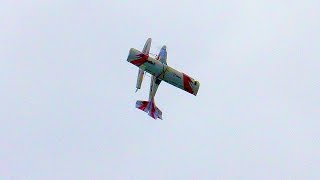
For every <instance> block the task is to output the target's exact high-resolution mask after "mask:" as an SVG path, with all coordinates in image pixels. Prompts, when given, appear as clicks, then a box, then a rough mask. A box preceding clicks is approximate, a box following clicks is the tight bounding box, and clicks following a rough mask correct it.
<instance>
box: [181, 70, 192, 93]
mask: <svg viewBox="0 0 320 180" xmlns="http://www.w3.org/2000/svg"><path fill="white" fill-rule="evenodd" d="M182 74H183V87H184V90H186V91H187V92H189V93H191V94H193V89H192V87H191V85H190V83H192V80H191V78H190V77H189V76H188V75H186V74H184V73H182Z"/></svg>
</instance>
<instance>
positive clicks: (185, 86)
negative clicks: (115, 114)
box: [127, 38, 200, 120]
mask: <svg viewBox="0 0 320 180" xmlns="http://www.w3.org/2000/svg"><path fill="white" fill-rule="evenodd" d="M151 41H152V39H151V38H148V39H147V41H146V43H145V45H144V47H143V50H142V52H140V51H139V50H137V49H134V48H131V49H130V51H129V55H128V58H127V61H128V62H130V63H131V64H133V65H135V66H137V67H139V71H138V77H137V83H136V88H137V89H136V92H137V91H138V90H139V89H140V88H141V84H142V81H143V76H144V74H145V72H148V73H149V74H151V83H150V92H149V100H148V101H140V100H138V101H137V102H136V108H138V109H140V110H142V111H144V112H146V113H148V115H149V116H151V117H152V118H154V119H155V120H156V119H157V118H159V119H161V120H162V112H161V110H160V109H159V108H158V107H157V106H156V105H155V101H154V96H155V94H156V92H157V90H158V87H159V85H160V83H161V81H165V82H167V83H169V84H171V85H173V86H175V87H178V88H180V89H182V90H184V91H187V92H188V93H190V94H193V95H195V96H196V95H197V93H198V90H199V87H200V83H199V81H196V80H194V79H193V78H191V77H190V76H188V75H187V74H185V73H183V72H180V71H178V70H176V69H174V68H172V67H170V66H168V65H167V47H166V46H165V45H164V46H162V48H161V50H160V52H159V54H158V55H157V56H156V57H151V56H150V55H149V54H150V47H151Z"/></svg>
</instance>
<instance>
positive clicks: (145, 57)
mask: <svg viewBox="0 0 320 180" xmlns="http://www.w3.org/2000/svg"><path fill="white" fill-rule="evenodd" d="M137 57H138V59H135V60H133V61H131V63H132V64H134V65H136V66H141V65H142V64H143V63H145V62H147V61H148V58H149V56H148V55H145V54H138V55H137Z"/></svg>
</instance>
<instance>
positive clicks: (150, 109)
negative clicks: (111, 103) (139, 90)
mask: <svg viewBox="0 0 320 180" xmlns="http://www.w3.org/2000/svg"><path fill="white" fill-rule="evenodd" d="M136 108H138V109H140V110H142V111H144V112H146V113H148V115H149V116H151V117H152V118H153V119H157V118H159V119H161V120H162V112H161V111H160V109H158V107H157V106H156V105H155V103H154V102H153V101H137V102H136Z"/></svg>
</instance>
